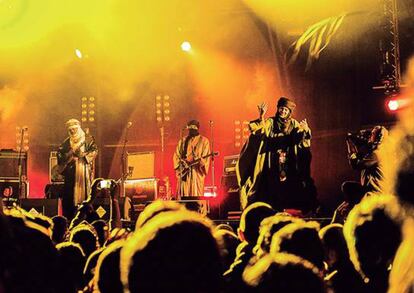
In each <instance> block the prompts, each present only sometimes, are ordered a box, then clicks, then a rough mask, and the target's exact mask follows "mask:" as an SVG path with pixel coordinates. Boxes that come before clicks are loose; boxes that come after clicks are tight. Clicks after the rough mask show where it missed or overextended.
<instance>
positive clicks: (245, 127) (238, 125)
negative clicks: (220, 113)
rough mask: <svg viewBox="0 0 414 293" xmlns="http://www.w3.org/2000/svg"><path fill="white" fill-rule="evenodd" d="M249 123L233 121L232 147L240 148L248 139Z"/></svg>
mask: <svg viewBox="0 0 414 293" xmlns="http://www.w3.org/2000/svg"><path fill="white" fill-rule="evenodd" d="M249 134H250V130H249V121H247V120H235V121H234V146H235V147H236V148H239V147H241V146H242V145H243V144H244V143H245V142H246V140H247V139H248V138H249Z"/></svg>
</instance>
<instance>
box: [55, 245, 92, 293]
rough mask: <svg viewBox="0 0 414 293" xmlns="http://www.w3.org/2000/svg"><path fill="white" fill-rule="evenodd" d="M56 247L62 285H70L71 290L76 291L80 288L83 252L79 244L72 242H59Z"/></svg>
mask: <svg viewBox="0 0 414 293" xmlns="http://www.w3.org/2000/svg"><path fill="white" fill-rule="evenodd" d="M56 249H57V250H58V253H59V263H60V264H61V266H60V267H61V269H62V282H63V286H65V287H66V286H67V288H68V287H70V288H71V289H72V290H73V292H77V291H78V290H80V289H82V284H83V283H82V281H83V267H84V265H85V254H84V253H83V251H82V248H81V246H80V245H79V244H77V243H74V242H62V243H59V244H58V245H56Z"/></svg>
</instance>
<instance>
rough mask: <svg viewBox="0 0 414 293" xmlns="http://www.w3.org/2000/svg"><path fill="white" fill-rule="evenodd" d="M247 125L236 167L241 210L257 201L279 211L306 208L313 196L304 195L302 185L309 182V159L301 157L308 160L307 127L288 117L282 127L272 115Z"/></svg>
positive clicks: (308, 134) (308, 137)
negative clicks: (243, 143)
mask: <svg viewBox="0 0 414 293" xmlns="http://www.w3.org/2000/svg"><path fill="white" fill-rule="evenodd" d="M249 127H250V131H251V135H250V137H249V139H248V141H247V142H246V144H245V145H244V146H243V148H242V150H241V153H240V158H239V161H238V163H237V166H236V174H237V179H238V183H239V186H240V201H241V207H242V209H244V208H245V207H246V206H247V205H249V204H251V203H253V202H257V201H263V202H266V203H269V204H271V205H272V206H273V208H275V209H276V210H279V211H281V210H283V209H286V208H297V209H302V208H307V207H305V206H308V205H310V202H309V201H312V200H314V199H309V198H304V196H303V194H304V190H303V188H304V186H305V185H306V184H307V183H308V182H309V181H311V182H312V184H313V181H312V180H311V179H310V161H309V162H305V161H303V160H301V158H305V157H309V160H310V139H311V132H310V130H308V131H305V130H303V129H302V128H301V127H300V124H299V122H298V121H296V120H295V119H292V118H291V119H289V121H288V122H287V125H286V126H285V129H283V130H282V129H281V127H280V125H278V123H277V122H276V118H275V117H271V118H267V119H265V120H264V121H261V120H259V119H258V120H254V121H251V122H250V124H249ZM307 173H309V174H307ZM307 177H309V178H307ZM315 190H316V189H315Z"/></svg>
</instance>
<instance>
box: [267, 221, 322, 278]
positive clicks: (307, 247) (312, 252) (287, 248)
mask: <svg viewBox="0 0 414 293" xmlns="http://www.w3.org/2000/svg"><path fill="white" fill-rule="evenodd" d="M318 232H319V224H318V223H317V222H296V223H292V224H288V225H286V226H285V227H283V228H282V229H280V230H279V231H278V232H277V233H275V234H274V235H273V237H272V243H271V246H270V253H271V254H275V253H279V252H285V253H290V254H294V255H297V256H299V257H301V258H303V259H306V260H308V261H310V262H311V263H312V264H314V265H315V266H316V267H318V268H319V269H320V270H322V269H323V268H324V265H323V259H324V251H323V247H322V242H321V240H320V238H319V235H318Z"/></svg>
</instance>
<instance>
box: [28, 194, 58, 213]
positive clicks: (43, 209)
mask: <svg viewBox="0 0 414 293" xmlns="http://www.w3.org/2000/svg"><path fill="white" fill-rule="evenodd" d="M20 204H21V207H22V208H23V209H25V210H26V211H28V212H29V213H32V214H42V215H45V216H48V217H53V216H56V215H57V214H58V199H38V198H31V199H29V198H27V199H22V200H21V202H20Z"/></svg>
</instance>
